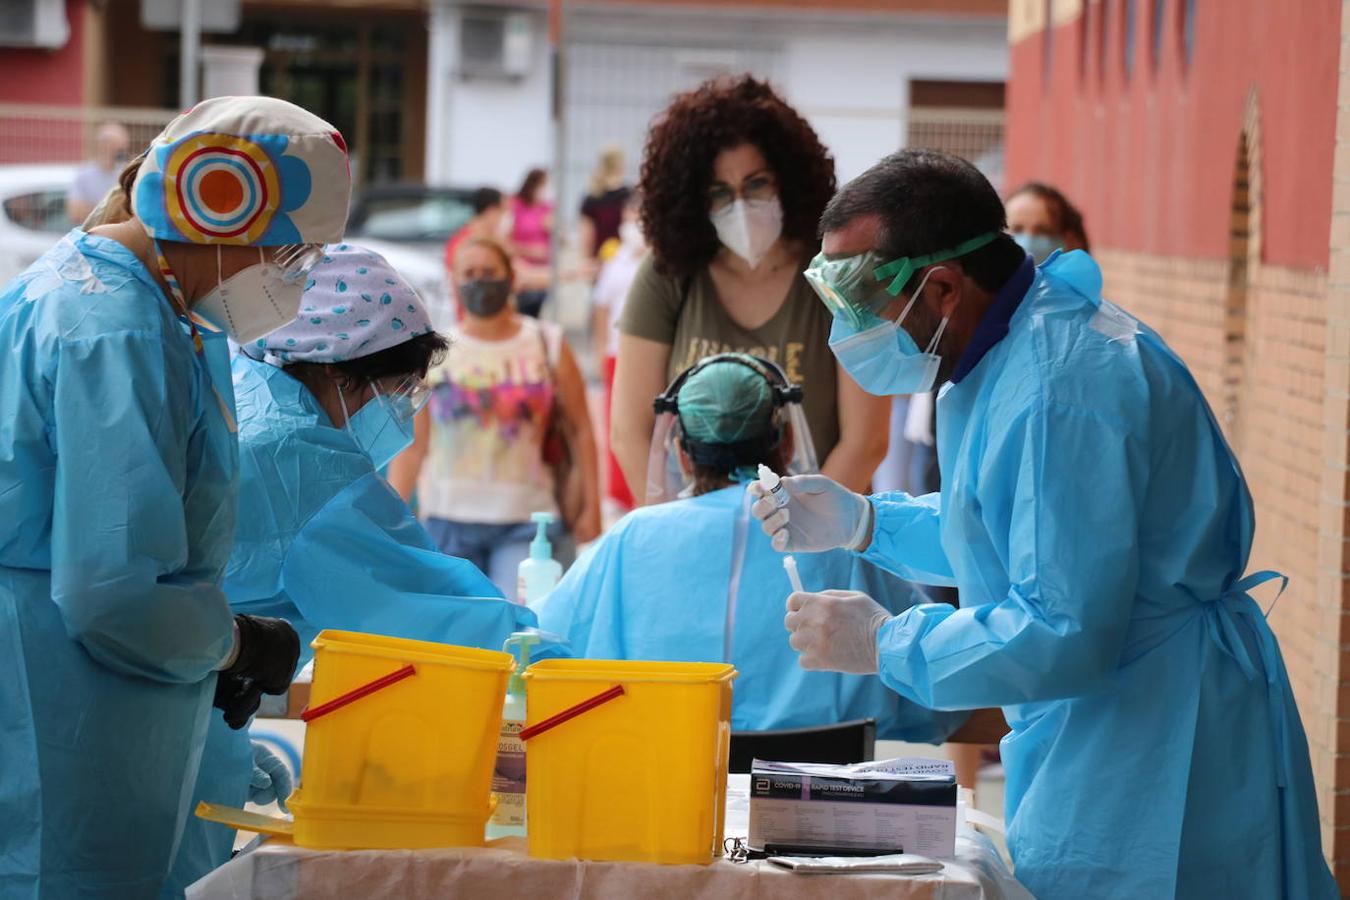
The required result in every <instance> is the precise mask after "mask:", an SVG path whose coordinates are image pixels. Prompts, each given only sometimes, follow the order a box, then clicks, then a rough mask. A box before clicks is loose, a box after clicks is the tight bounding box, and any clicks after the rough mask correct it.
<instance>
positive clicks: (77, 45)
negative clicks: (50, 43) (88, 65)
mask: <svg viewBox="0 0 1350 900" xmlns="http://www.w3.org/2000/svg"><path fill="white" fill-rule="evenodd" d="M66 19H67V21H69V22H70V39H69V40H68V41H66V45H65V46H64V47H59V48H57V49H55V50H41V49H28V48H23V47H0V103H55V104H59V105H62V106H79V105H80V104H82V103H83V102H84V40H83V39H84V3H83V2H81V0H66Z"/></svg>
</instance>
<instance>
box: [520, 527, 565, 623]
mask: <svg viewBox="0 0 1350 900" xmlns="http://www.w3.org/2000/svg"><path fill="white" fill-rule="evenodd" d="M530 520H531V521H533V522H534V523H535V524H536V525H537V526H538V529H537V532H536V533H535V536H534V540H532V541H530V555H529V557H528V558H526V559H523V560H521V561H520V567H519V568H518V569H517V570H516V573H517V574H516V602H517V603H519V604H521V605H522V606H531V605H533V604H534V603H537V602H538V601H540V600H542V599H544V597H545V596H546V595H547V594H548V592H549V591H551V590H553V588H554V587H556V586H557V584H558V582H559V581H561V580H562V574H563V571H562V565H561V564H560V563H559V562H558V561H557V560H556V559H554V558H553V544H552V543H550V542H549V539H548V526H550V525H552V524H553V513H546V512H537V513H531V514H530Z"/></svg>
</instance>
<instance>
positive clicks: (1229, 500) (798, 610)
mask: <svg viewBox="0 0 1350 900" xmlns="http://www.w3.org/2000/svg"><path fill="white" fill-rule="evenodd" d="M821 225H822V229H823V233H824V243H823V245H822V246H823V252H822V254H821V255H820V256H819V257H817V259H816V260H815V261H813V263H812V266H811V271H810V273H809V275H808V278H809V280H811V281H812V282H813V283H814V284H815V285H817V290H818V292H819V293H820V294H821V296H822V298H824V299H825V301H826V303H827V305H828V306H829V307H830V308H831V310H832V311H833V312H834V314H835V323H834V330H833V335H832V339H831V347H832V348H833V350H834V352H835V355H836V356H837V357H838V359H839V361H840V363H841V364H842V365H843V366H844V368H845V369H847V370H848V371H849V373H850V374H851V375H852V376H853V377H854V378H855V379H856V380H857V381H858V383H859V384H861V385H863V387H865V388H867V389H868V390H870V391H872V392H873V393H877V394H895V393H908V392H913V391H923V390H928V389H929V388H931V387H932V386H933V385H934V384H935V383H942V382H946V384H945V385H944V386H943V388H942V391H941V393H940V395H939V398H938V406H937V448H938V454H939V461H940V465H941V471H942V490H941V493H940V495H936V494H933V495H928V496H924V497H911V496H908V495H906V494H903V493H896V494H885V495H879V496H875V497H872V498H870V500H869V499H864V498H862V497H860V496H859V495H857V494H854V493H852V492H850V491H847V490H845V489H843V488H841V487H840V486H838V485H837V484H835V483H834V482H832V481H830V480H829V479H826V478H821V477H819V476H811V477H807V478H796V479H788V480H787V481H786V488H787V490H788V492H789V495H790V497H791V501H790V502H789V503H788V505H787V506H786V507H785V508H783V509H781V510H780V509H777V508H775V507H774V506H773V504H772V503H770V502H768V501H767V500H766V499H759V500H757V501H756V502H755V506H754V512H755V515H756V516H758V517H759V518H761V519H762V520H763V524H764V528H765V530H766V531H767V532H768V533H770V534H771V535H772V536H773V541H774V544H775V546H777V547H780V548H782V549H784V550H824V549H827V548H831V547H838V546H848V547H851V548H852V549H854V550H857V551H859V552H861V555H862V558H863V559H867V560H871V561H873V562H875V563H877V564H879V565H883V566H886V567H888V568H889V569H891V570H892V571H894V572H896V573H897V574H900V575H903V576H904V577H906V578H910V579H914V580H918V581H925V582H928V583H931V584H945V585H955V586H956V587H957V588H958V590H959V592H960V603H961V605H960V608H959V609H956V608H953V607H951V606H945V605H940V604H920V605H918V606H914V607H912V608H910V609H909V610H906V611H905V612H902V613H900V614H899V615H892V613H891V611H890V610H888V609H886V608H884V607H883V606H880V605H878V604H877V603H875V602H874V601H873V600H872V599H871V598H869V597H868V596H866V595H865V594H862V593H856V592H852V591H831V592H820V593H802V594H794V595H793V596H792V597H791V598H789V601H788V610H789V611H788V614H787V619H786V624H787V627H788V629H789V630H790V631H791V633H792V638H791V641H792V645H793V646H794V647H795V648H796V649H797V650H798V651H800V653H801V663H802V665H803V666H804V667H807V668H813V669H814V668H824V669H832V670H836V671H845V672H878V671H879V672H880V674H881V677H882V679H883V680H884V681H885V682H886V684H887V685H889V686H890V687H891V688H893V689H894V690H895V691H897V692H898V693H900V694H901V695H902V696H904V697H906V698H908V699H909V700H912V701H914V702H916V703H922V704H924V705H927V706H931V707H933V708H936V709H964V708H969V707H973V706H984V705H990V704H997V705H1000V706H1002V707H1003V710H1004V714H1005V716H1006V717H1007V720H1008V723H1009V724H1010V725H1011V727H1012V731H1011V733H1009V734H1008V735H1007V736H1006V737H1005V738H1004V740H1003V745H1002V753H1003V764H1004V768H1005V771H1006V772H1007V794H1006V804H1007V817H1008V820H1009V826H1010V830H1009V832H1008V844H1009V848H1010V850H1011V851H1012V856H1013V861H1014V863H1015V869H1016V875H1017V877H1018V879H1019V880H1020V881H1021V882H1023V883H1024V884H1025V885H1026V886H1027V887H1028V888H1029V889H1030V890H1031V891H1032V893H1034V894H1035V895H1036V896H1037V897H1038V898H1040V900H1060V898H1066V900H1067V898H1073V900H1078V898H1085V897H1091V898H1113V897H1119V898H1132V900H1133V898H1141V897H1149V898H1155V897H1186V898H1212V897H1224V898H1263V900H1269V898H1278V897H1289V898H1295V897H1296V898H1306V897H1317V898H1321V897H1334V896H1336V895H1337V891H1336V885H1335V883H1334V881H1333V880H1332V877H1331V873H1330V871H1329V869H1328V867H1327V864H1326V862H1325V859H1324V857H1323V855H1322V847H1321V841H1320V829H1319V824H1318V815H1317V801H1316V796H1315V794H1314V786H1313V779H1312V770H1311V765H1310V763H1309V759H1308V747H1307V741H1306V739H1305V737H1304V733H1303V727H1302V725H1301V723H1300V721H1299V716H1298V710H1297V708H1296V707H1295V704H1294V696H1293V694H1292V693H1291V691H1290V687H1289V679H1288V677H1287V675H1286V673H1285V668H1284V664H1283V662H1282V660H1281V656H1280V650H1279V646H1278V644H1277V643H1276V640H1275V637H1274V635H1273V633H1272V632H1271V630H1270V627H1269V626H1268V625H1267V623H1266V619H1265V616H1264V615H1263V614H1262V609H1261V607H1259V606H1258V605H1257V603H1256V601H1255V600H1254V599H1253V597H1252V591H1253V589H1254V588H1256V587H1257V585H1259V584H1261V583H1262V582H1266V581H1270V580H1278V578H1279V576H1277V575H1275V574H1274V573H1266V572H1258V573H1255V574H1252V573H1249V570H1248V554H1249V552H1250V550H1251V544H1252V531H1253V528H1254V519H1253V513H1252V501H1251V495H1250V494H1249V493H1248V490H1247V485H1246V483H1245V482H1244V480H1243V476H1242V470H1241V469H1240V468H1239V466H1238V463H1237V460H1236V459H1235V458H1234V457H1233V454H1232V452H1231V450H1230V449H1229V448H1228V445H1227V443H1226V442H1225V441H1224V437H1223V435H1222V433H1221V432H1220V430H1219V427H1218V426H1217V424H1216V423H1215V421H1214V416H1213V415H1212V413H1211V412H1210V409H1209V407H1208V405H1207V404H1206V402H1205V399H1204V397H1203V396H1202V395H1201V393H1200V390H1199V388H1198V387H1197V386H1196V384H1195V381H1194V379H1193V378H1192V377H1191V374H1190V373H1189V372H1188V371H1187V369H1186V367H1185V365H1183V364H1182V362H1181V360H1179V359H1178V358H1177V357H1176V355H1175V354H1174V353H1173V352H1172V351H1171V350H1170V349H1168V347H1167V345H1166V344H1165V343H1164V342H1163V340H1162V339H1161V338H1160V337H1159V336H1158V335H1157V334H1156V333H1155V332H1153V331H1152V330H1150V329H1149V328H1148V327H1147V326H1145V325H1143V324H1142V323H1140V322H1138V321H1137V320H1136V319H1134V318H1133V317H1131V316H1130V315H1129V314H1128V313H1126V312H1124V311H1123V310H1121V309H1119V308H1118V307H1116V306H1113V305H1112V304H1111V303H1109V302H1108V301H1106V300H1104V299H1103V298H1102V296H1101V287H1102V283H1101V275H1100V273H1099V271H1098V269H1097V265H1096V263H1094V262H1093V261H1092V259H1091V257H1089V256H1087V255H1086V254H1084V253H1082V252H1075V253H1067V254H1057V255H1052V256H1051V257H1050V258H1049V259H1047V260H1046V262H1045V263H1044V265H1042V266H1041V267H1040V268H1039V269H1037V268H1035V267H1034V265H1033V262H1032V260H1031V259H1030V258H1029V257H1026V256H1025V255H1024V253H1023V251H1022V250H1021V249H1020V248H1018V247H1017V245H1016V244H1014V243H1013V241H1012V238H1011V237H1010V236H1008V235H1007V234H1005V233H1004V232H1003V225H1004V219H1003V206H1002V204H1001V203H1000V202H999V198H998V195H997V194H996V193H995V192H994V189H993V188H992V187H990V185H989V184H988V182H987V181H985V179H984V177H983V176H982V175H980V174H979V172H977V171H976V170H975V168H974V167H972V166H970V165H969V164H968V163H966V162H963V161H962V160H959V159H957V158H955V157H952V156H948V155H945V154H942V153H937V152H933V151H918V150H906V151H902V152H900V153H897V154H894V155H892V156H890V157H887V158H886V159H884V160H882V161H881V162H880V163H878V164H877V165H875V166H874V167H873V168H871V169H870V170H868V171H867V172H866V173H864V174H863V175H861V176H860V177H859V178H857V179H856V180H854V181H853V182H851V183H850V184H848V185H847V186H845V187H844V188H843V190H841V191H840V193H839V195H838V196H836V197H835V198H834V200H833V201H832V202H831V204H830V205H829V207H828V208H827V209H826V212H825V215H824V218H823V220H822V223H821ZM841 587H843V585H841ZM1275 587H1277V585H1273V586H1272V587H1271V588H1269V589H1268V590H1269V593H1270V594H1272V595H1273V594H1274V593H1275V590H1274V588H1275Z"/></svg>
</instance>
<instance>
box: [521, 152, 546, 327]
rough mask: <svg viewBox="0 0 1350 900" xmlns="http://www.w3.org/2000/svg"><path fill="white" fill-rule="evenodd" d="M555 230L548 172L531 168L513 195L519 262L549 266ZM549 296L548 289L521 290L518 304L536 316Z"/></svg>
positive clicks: (526, 265) (534, 265)
mask: <svg viewBox="0 0 1350 900" xmlns="http://www.w3.org/2000/svg"><path fill="white" fill-rule="evenodd" d="M552 232H553V200H552V199H551V197H550V196H549V184H548V172H547V171H545V170H544V169H531V170H530V171H529V172H527V173H526V174H525V180H524V181H523V182H522V183H521V185H520V191H519V192H517V194H516V195H515V196H514V197H512V198H511V247H512V249H513V250H514V251H515V255H516V261H517V263H518V264H523V265H524V266H525V267H534V268H540V269H547V268H548V265H549V241H550V236H551V234H552ZM546 299H548V291H537V290H534V291H532V290H522V291H520V292H519V293H518V294H516V308H517V309H518V310H519V311H520V312H522V313H524V314H525V315H527V316H536V317H537V316H538V315H539V310H540V309H541V308H542V307H543V305H544V301H545V300H546Z"/></svg>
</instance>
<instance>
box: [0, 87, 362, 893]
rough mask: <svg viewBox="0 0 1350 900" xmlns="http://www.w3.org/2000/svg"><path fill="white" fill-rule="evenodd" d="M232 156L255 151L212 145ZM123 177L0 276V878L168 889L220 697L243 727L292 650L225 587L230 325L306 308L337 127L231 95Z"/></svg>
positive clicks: (336, 150)
mask: <svg viewBox="0 0 1350 900" xmlns="http://www.w3.org/2000/svg"><path fill="white" fill-rule="evenodd" d="M239 155H244V156H247V157H248V158H249V159H250V160H252V161H253V162H254V163H255V164H256V166H257V168H256V169H254V168H252V167H237V166H234V165H227V164H224V163H225V162H228V160H230V159H236V158H237V157H238V156H239ZM258 171H260V172H262V173H265V174H264V175H263V176H260V177H259V178H258V179H257V180H253V179H252V178H251V176H250V173H251V172H258ZM121 178H122V188H123V190H124V191H125V193H126V195H127V196H129V197H130V198H131V204H130V207H131V212H132V213H133V214H134V215H132V216H131V217H130V218H126V219H124V220H119V221H112V220H109V221H107V222H106V223H103V224H99V225H97V226H91V230H90V231H88V232H85V231H82V230H79V229H77V230H74V231H72V232H71V233H70V234H68V235H67V236H66V237H64V238H63V239H62V240H61V241H60V242H59V243H58V244H57V246H56V247H54V248H53V249H52V250H50V251H48V252H47V253H46V254H45V255H44V256H43V257H42V258H40V259H39V260H38V261H37V262H36V263H34V265H33V266H32V267H31V268H30V269H29V270H28V271H27V272H25V273H24V274H23V275H21V276H19V277H18V278H17V279H15V280H14V281H13V282H11V283H10V284H9V285H8V286H7V287H6V288H5V290H4V292H3V293H0V342H3V345H4V346H5V347H7V348H9V349H10V350H11V351H12V352H10V353H7V354H4V355H3V356H2V357H0V421H3V422H4V423H5V427H4V428H3V429H0V521H3V522H7V523H9V526H10V527H9V528H8V533H7V534H5V535H4V536H3V537H0V621H3V622H4V623H5V624H4V627H0V635H3V637H0V640H3V641H4V648H3V652H0V667H3V670H2V671H0V675H2V676H3V677H2V678H0V680H2V681H3V683H4V684H5V685H6V688H5V689H4V690H0V759H3V760H4V764H3V766H0V816H3V819H4V821H5V827H4V828H3V829H0V893H3V894H4V895H5V896H24V897H29V896H44V897H45V896H50V897H75V896H81V897H84V896H97V897H151V896H155V895H156V894H157V893H158V892H159V890H160V888H161V886H162V885H163V883H164V880H165V878H166V877H167V876H168V874H169V865H170V863H171V862H172V857H173V852H174V847H175V846H176V844H177V842H178V839H179V837H180V835H181V834H182V830H183V827H184V824H185V822H186V819H187V817H188V815H189V814H190V810H189V808H188V806H187V801H188V799H189V796H188V793H187V791H185V790H184V787H185V785H186V784H187V783H189V782H190V781H191V780H192V778H193V777H195V773H196V771H197V767H198V763H199V760H200V757H201V751H202V745H203V741H204V740H205V737H206V728H207V722H208V721H209V716H210V713H211V707H212V706H213V705H214V706H216V707H218V708H220V709H221V710H223V711H224V713H225V721H227V722H228V723H229V724H230V725H231V726H232V727H235V728H240V727H242V726H243V725H244V724H245V723H246V722H247V719H248V717H249V716H250V715H252V713H253V711H254V710H256V709H257V707H258V704H259V701H260V700H261V695H262V693H263V692H267V693H281V692H284V691H285V689H286V687H287V686H288V685H289V683H290V680H291V676H292V674H293V673H294V670H295V663H296V660H297V658H298V656H299V652H300V647H299V641H298V639H297V636H296V633H295V630H294V629H293V628H291V626H290V625H288V624H287V623H286V622H284V621H281V620H279V619H275V618H271V617H258V616H251V615H241V614H233V613H232V611H231V610H230V607H229V604H228V602H227V600H226V597H225V595H224V594H223V593H222V591H221V589H220V587H219V581H220V577H221V574H222V570H223V569H224V567H225V564H226V561H227V560H228V558H229V555H230V551H231V547H232V544H233V538H234V532H235V518H236V517H235V510H236V479H237V476H238V464H239V461H238V445H237V439H236V430H237V428H236V421H235V404H234V390H233V387H232V384H231V381H230V376H229V359H228V354H227V347H226V339H227V336H228V337H229V338H233V339H234V340H236V341H240V342H245V341H251V340H257V339H258V338H260V337H262V336H263V335H265V334H267V333H269V332H270V331H272V330H274V329H276V328H278V327H281V326H282V325H284V324H286V323H287V322H289V321H291V319H293V318H294V316H295V314H296V311H297V309H298V308H299V306H300V296H301V293H302V292H303V289H304V284H305V281H306V278H307V277H308V273H309V271H310V269H311V268H312V267H313V266H314V265H315V264H317V263H318V261H319V259H320V258H321V257H322V244H323V243H325V242H327V241H332V240H338V239H340V238H341V236H342V233H343V231H344V229H345V226H346V219H347V207H348V202H349V199H350V198H349V195H350V188H351V182H350V176H349V169H348V160H347V154H346V150H345V144H344V143H343V141H342V138H341V135H339V134H338V132H337V131H336V130H335V129H334V128H333V126H332V125H330V124H328V123H327V122H325V121H323V120H322V119H319V118H318V117H317V116H314V115H311V114H310V113H308V112H305V111H304V110H302V109H300V108H299V107H297V106H294V105H292V104H290V103H286V102H284V101H281V100H275V99H272V98H268V97H229V98H218V99H214V100H207V101H205V102H203V103H200V104H198V105H197V106H195V107H193V108H192V109H191V110H189V111H188V112H187V113H185V114H183V115H181V116H179V117H178V118H177V119H175V120H174V121H173V122H171V123H170V124H169V125H168V126H167V127H166V128H165V130H164V131H163V132H162V133H161V134H160V135H159V136H158V137H156V138H155V140H154V141H153V142H152V144H151V147H150V150H149V152H148V154H147V156H146V157H145V159H144V160H143V161H142V162H141V164H140V165H138V166H134V167H129V168H127V169H125V170H124V171H123V173H122V176H121ZM175 183H177V184H179V185H181V186H182V187H183V188H185V190H184V191H183V192H182V193H177V192H175V191H173V190H172V189H171V186H172V185H173V184H175ZM95 199H98V198H95ZM241 207H242V208H241ZM241 218H242V219H243V220H244V221H245V222H246V223H248V225H247V227H246V228H245V229H244V230H243V231H242V232H241V231H240V230H239V228H238V227H237V223H238V222H239V221H240V219H241Z"/></svg>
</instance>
